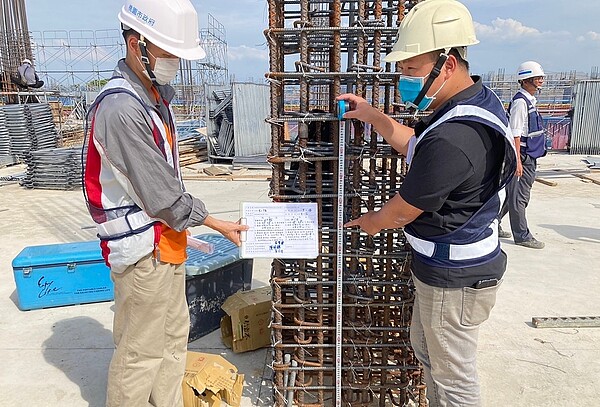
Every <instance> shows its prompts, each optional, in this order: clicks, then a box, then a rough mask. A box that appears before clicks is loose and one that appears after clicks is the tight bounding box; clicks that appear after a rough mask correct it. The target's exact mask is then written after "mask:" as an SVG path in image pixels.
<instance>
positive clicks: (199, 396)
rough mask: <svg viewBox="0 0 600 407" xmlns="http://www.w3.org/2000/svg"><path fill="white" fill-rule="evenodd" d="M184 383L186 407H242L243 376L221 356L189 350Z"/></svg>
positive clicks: (184, 402) (184, 403)
mask: <svg viewBox="0 0 600 407" xmlns="http://www.w3.org/2000/svg"><path fill="white" fill-rule="evenodd" d="M182 385H183V405H184V407H220V406H221V401H224V402H226V403H227V404H229V405H230V406H232V407H239V406H240V403H241V401H242V390H243V388H244V375H243V374H238V372H237V368H236V367H235V365H233V364H231V363H229V362H228V361H227V360H225V359H224V358H223V357H222V356H219V355H213V354H210V353H200V352H188V353H187V360H186V365H185V376H184V378H183V384H182Z"/></svg>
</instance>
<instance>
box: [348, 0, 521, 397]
mask: <svg viewBox="0 0 600 407" xmlns="http://www.w3.org/2000/svg"><path fill="white" fill-rule="evenodd" d="M477 43H478V41H477V39H476V37H475V31H474V27H473V20H472V17H471V15H470V13H469V11H468V10H467V9H466V7H465V6H464V5H462V4H461V3H459V2H458V1H455V0H426V1H423V2H420V3H418V4H417V5H415V6H414V7H413V8H412V9H411V10H410V12H409V13H408V14H407V15H406V17H405V18H404V20H403V21H402V23H401V25H400V28H399V31H398V38H397V41H396V44H395V45H394V48H393V50H392V52H391V53H390V54H388V55H387V56H386V59H385V60H386V62H398V63H399V67H400V68H401V75H400V77H399V80H398V88H399V91H400V95H401V98H402V100H403V103H404V104H405V105H406V106H407V108H408V109H410V110H412V111H418V110H428V111H429V110H433V111H432V112H431V114H429V115H428V116H427V117H424V118H423V119H421V120H420V121H419V122H418V123H417V124H416V126H415V128H414V129H413V128H409V127H407V126H404V125H402V124H399V123H398V122H396V121H395V120H393V119H392V118H390V117H388V116H386V115H385V114H383V113H382V112H381V111H379V110H378V109H375V108H373V107H372V106H371V105H369V104H368V103H367V102H366V101H365V100H364V99H362V98H360V97H358V96H355V95H352V94H344V95H340V96H339V97H338V99H340V100H347V101H349V102H350V107H351V110H350V111H349V112H348V113H346V114H345V116H344V117H345V118H347V119H352V118H353V119H358V120H361V121H364V122H368V123H371V124H372V125H373V127H374V128H375V130H376V131H377V132H378V133H379V134H381V135H382V136H383V137H384V138H385V140H386V141H387V142H388V143H389V144H390V145H391V146H392V147H393V148H394V149H396V150H397V151H399V152H400V153H402V154H404V155H405V156H407V159H408V160H409V161H410V167H409V170H408V172H407V174H406V176H405V178H404V181H403V182H402V185H401V186H400V188H399V189H398V191H397V193H396V195H395V196H393V197H392V198H391V199H390V200H389V201H388V202H386V203H385V204H384V205H383V207H382V208H381V209H379V210H377V211H371V212H368V213H366V214H364V215H363V216H361V217H360V218H358V219H355V220H352V221H350V222H348V223H347V224H346V226H347V227H360V228H361V229H362V230H363V231H364V232H366V233H368V234H371V235H373V234H376V233H378V232H379V231H380V230H382V229H389V228H400V227H403V228H404V232H405V236H406V239H407V240H408V242H409V243H410V245H411V248H412V254H413V261H412V274H413V281H414V284H415V294H416V295H415V302H414V308H413V313H412V323H411V332H410V337H411V344H412V346H413V349H414V351H415V355H416V356H417V358H418V359H419V361H420V362H421V363H422V365H423V371H424V377H425V382H426V384H427V398H428V400H429V405H430V406H432V407H434V406H435V407H439V406H461V407H464V406H480V405H481V397H480V391H479V380H478V378H477V366H476V355H477V336H478V332H479V326H480V325H481V324H482V323H483V322H484V321H485V320H487V318H488V317H489V315H490V312H491V309H492V308H493V306H494V304H495V300H496V292H497V290H498V288H499V286H500V283H501V281H502V277H503V275H504V271H505V270H506V255H505V253H504V252H503V251H502V250H501V248H500V243H499V240H498V220H497V216H498V214H499V212H500V208H501V207H502V203H503V201H504V197H505V186H506V184H507V183H508V182H509V180H510V178H511V177H512V176H513V174H514V172H515V168H516V154H515V150H514V144H513V138H512V134H511V132H510V129H509V127H508V119H507V116H506V112H505V110H504V108H503V106H502V103H501V102H500V100H499V99H498V98H497V96H496V95H495V94H494V93H493V92H492V91H491V90H490V89H488V88H486V87H485V86H483V85H482V83H481V78H478V77H472V76H470V75H469V63H468V62H467V55H466V50H467V47H468V46H471V45H475V44H477Z"/></svg>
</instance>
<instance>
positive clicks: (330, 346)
mask: <svg viewBox="0 0 600 407" xmlns="http://www.w3.org/2000/svg"><path fill="white" fill-rule="evenodd" d="M414 3H416V1H398V0H376V1H366V0H357V1H341V0H269V29H268V30H266V31H265V36H266V38H267V41H268V43H269V50H270V72H269V73H268V74H267V75H266V76H267V78H268V80H269V81H270V82H271V117H270V118H269V119H268V121H269V122H270V123H271V126H272V127H271V128H272V132H271V134H272V150H271V154H270V158H269V161H270V163H271V164H272V166H273V176H272V183H271V195H272V198H273V199H274V200H275V201H279V202H317V203H318V206H319V227H320V230H321V233H320V244H321V246H320V247H321V251H320V255H319V257H318V258H317V259H316V260H300V259H298V260H282V259H276V260H275V261H274V262H273V267H272V275H271V284H272V288H273V322H272V329H273V347H274V355H273V372H274V401H275V404H276V405H277V406H332V405H344V406H371V405H373V406H375V405H379V406H387V405H396V406H405V405H415V404H420V405H424V403H425V396H424V386H423V385H422V380H421V370H420V368H419V366H418V362H417V360H416V359H415V357H414V355H413V353H412V350H411V348H410V344H409V326H410V318H411V310H412V301H413V291H412V287H411V285H410V281H409V280H410V273H409V261H410V258H409V252H408V250H407V247H406V242H405V240H404V235H403V233H402V232H401V231H400V230H384V231H382V232H381V233H379V234H377V235H376V236H375V237H371V236H368V235H367V234H365V233H364V232H360V231H359V230H356V229H345V230H344V232H343V236H344V239H343V256H340V257H343V259H342V264H343V273H342V276H341V277H340V276H338V275H337V268H336V263H337V262H338V255H337V249H338V234H337V229H336V219H337V216H338V210H341V211H343V219H344V221H345V222H347V221H349V220H350V219H355V218H357V217H359V216H360V215H361V214H363V213H366V212H367V211H369V210H373V209H377V208H380V207H381V205H383V203H384V202H386V201H387V200H389V199H390V198H392V197H393V196H394V194H395V193H396V191H397V189H398V187H399V185H400V184H401V182H402V176H403V173H404V170H405V163H404V161H403V159H402V157H401V156H399V155H398V154H397V153H396V152H395V151H393V150H392V149H391V147H389V146H388V145H387V144H386V143H385V142H384V141H383V140H382V138H381V137H380V136H379V135H378V134H377V133H376V132H375V131H371V129H370V128H369V126H364V125H363V124H362V123H358V122H352V123H351V124H350V127H351V131H350V134H349V135H347V136H346V145H345V156H344V157H343V160H344V163H343V166H342V167H341V168H343V170H344V173H345V174H344V175H345V176H344V177H343V182H344V189H345V195H344V199H343V202H339V201H338V197H337V195H336V191H338V179H340V178H339V177H338V176H339V175H340V173H341V170H340V165H339V162H338V151H339V147H340V146H339V137H338V132H339V129H340V125H343V124H341V122H339V121H338V119H337V117H336V114H335V105H336V102H335V97H336V96H338V95H339V94H341V93H345V92H351V93H355V94H358V95H360V96H362V97H364V98H366V99H367V100H368V101H369V102H370V103H371V104H372V105H373V106H375V107H377V108H381V109H382V110H383V111H384V112H385V113H388V114H392V113H397V112H393V111H392V110H391V108H392V106H394V104H393V102H398V100H399V97H398V94H397V90H396V80H397V74H396V72H395V66H392V65H391V64H385V63H384V62H383V61H382V57H383V56H384V55H385V54H386V53H388V52H390V51H391V48H392V46H393V44H394V41H395V37H396V33H397V24H398V22H399V21H401V19H402V17H403V16H404V14H405V12H406V11H407V9H408V8H410V7H411V6H412V5H414ZM394 117H403V115H402V114H398V115H396V116H394ZM404 117H408V116H404ZM294 123H297V135H296V134H292V135H290V134H289V131H288V129H289V128H290V127H291V126H289V125H290V124H294ZM339 243H340V244H342V242H339ZM340 280H341V282H342V283H341V286H342V291H341V292H342V293H343V294H342V301H341V307H339V305H338V303H337V299H338V298H337V293H338V292H339V291H338V282H339V281H340ZM340 311H341V315H340ZM339 317H341V318H342V325H343V327H342V329H341V331H342V332H336V321H337V318H339ZM338 349H341V355H338V354H337V350H338ZM338 356H341V364H338V363H336V357H338ZM339 366H341V372H340V371H339V370H340V368H339ZM340 377H341V381H339V382H338V383H336V379H339V378H340ZM340 387H341V392H338V389H339V388H340ZM338 394H341V397H340V399H337V398H336V397H337V395H338Z"/></svg>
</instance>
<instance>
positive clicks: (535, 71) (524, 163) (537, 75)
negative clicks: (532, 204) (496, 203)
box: [499, 61, 546, 249]
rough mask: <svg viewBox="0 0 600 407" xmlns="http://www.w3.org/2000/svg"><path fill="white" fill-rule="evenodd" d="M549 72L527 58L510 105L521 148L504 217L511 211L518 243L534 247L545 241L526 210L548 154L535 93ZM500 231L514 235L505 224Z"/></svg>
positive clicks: (504, 235)
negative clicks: (536, 233)
mask: <svg viewBox="0 0 600 407" xmlns="http://www.w3.org/2000/svg"><path fill="white" fill-rule="evenodd" d="M545 76H546V74H544V70H543V69H542V66H541V65H540V64H538V63H537V62H535V61H526V62H523V63H522V64H521V65H520V66H519V69H518V71H517V80H518V81H519V84H520V85H521V89H519V91H518V92H517V93H516V94H515V96H514V97H513V99H512V101H511V102H510V105H509V107H508V111H509V113H510V128H511V130H512V132H513V136H514V138H515V147H516V149H517V172H516V173H515V175H516V177H514V178H513V180H512V181H511V182H510V184H509V185H508V187H507V189H508V196H507V205H505V206H504V208H503V210H502V213H501V214H500V219H502V217H503V216H504V215H505V214H506V212H508V215H509V219H510V228H511V230H512V233H513V239H514V241H515V244H517V245H519V246H524V247H528V248H530V249H543V248H544V243H543V242H540V241H539V240H537V239H536V238H535V237H533V235H532V234H531V232H530V231H529V227H528V226H527V218H526V215H525V212H526V209H527V205H528V204H529V200H530V198H531V188H532V187H533V183H534V181H535V170H536V168H537V159H538V158H540V157H543V156H544V155H546V137H545V134H546V132H545V131H544V122H543V121H542V116H541V115H540V113H539V112H538V110H537V107H536V103H537V99H536V98H535V96H534V95H535V94H536V92H538V91H539V90H540V89H541V88H542V85H543V84H544V78H545ZM499 235H500V237H506V238H509V237H510V233H509V232H508V231H503V230H502V228H500V229H499Z"/></svg>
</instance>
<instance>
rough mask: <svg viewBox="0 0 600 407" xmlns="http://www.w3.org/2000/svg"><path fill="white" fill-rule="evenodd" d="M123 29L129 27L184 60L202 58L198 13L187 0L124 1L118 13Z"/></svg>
mask: <svg viewBox="0 0 600 407" xmlns="http://www.w3.org/2000/svg"><path fill="white" fill-rule="evenodd" d="M119 21H121V24H123V28H124V29H133V30H135V31H137V32H138V33H140V34H141V35H143V36H144V37H145V38H147V39H148V40H149V41H150V42H152V43H153V44H154V45H156V46H157V47H159V48H161V49H163V50H165V51H167V52H169V53H171V54H173V55H175V56H177V57H179V58H182V59H187V60H191V61H193V60H197V59H202V58H204V57H205V56H206V53H205V52H204V50H203V49H202V47H201V46H200V37H199V32H198V14H197V13H196V9H195V8H194V6H193V5H192V3H191V2H190V1H189V0H126V1H125V4H124V5H123V8H121V11H120V12H119Z"/></svg>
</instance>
